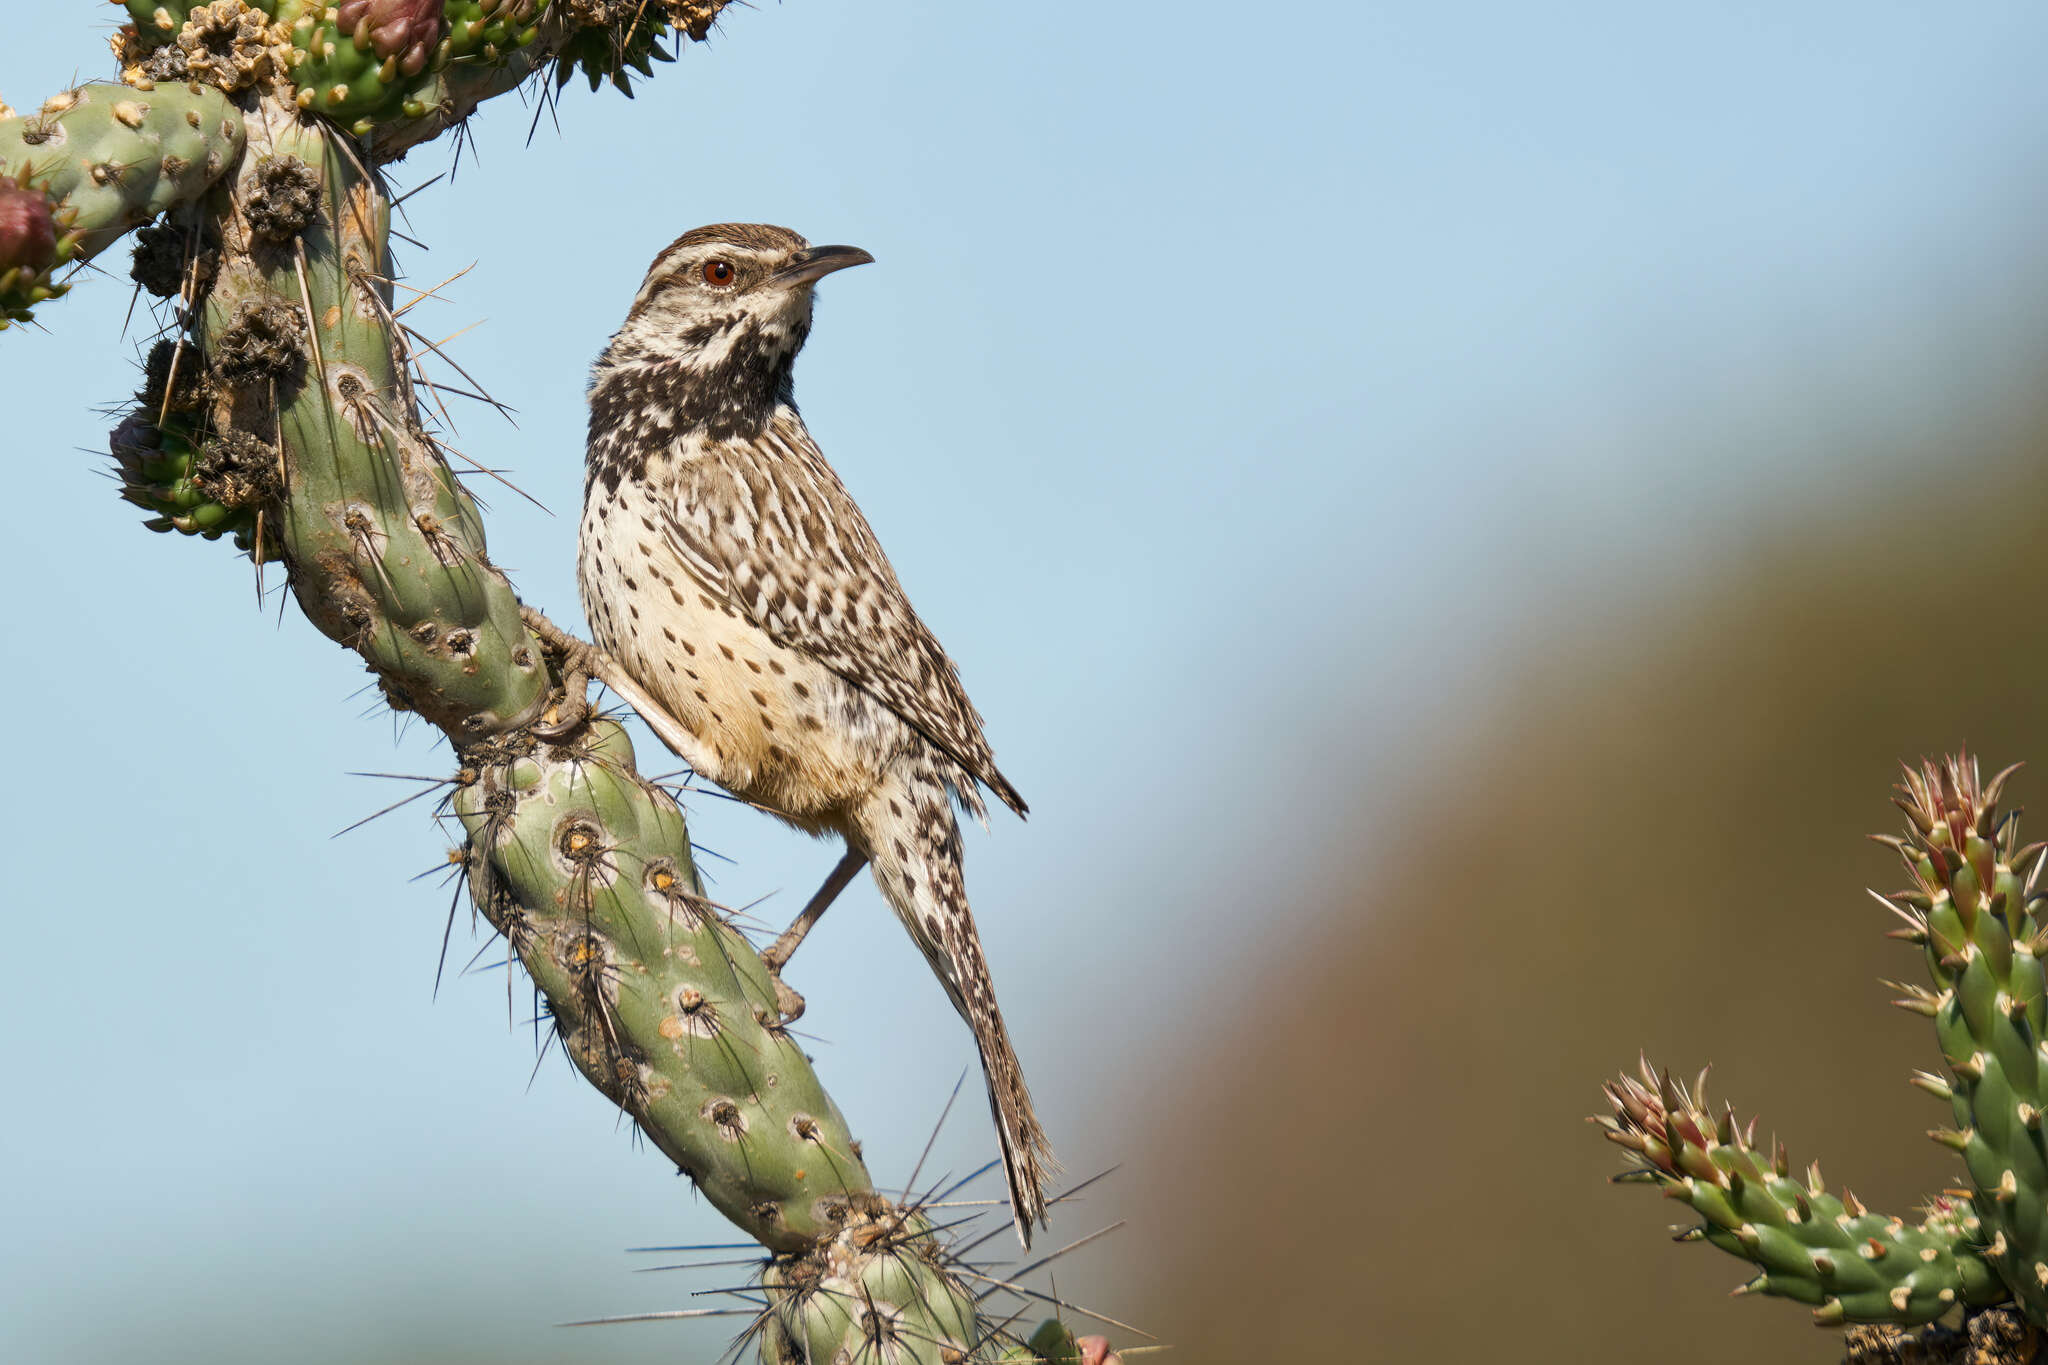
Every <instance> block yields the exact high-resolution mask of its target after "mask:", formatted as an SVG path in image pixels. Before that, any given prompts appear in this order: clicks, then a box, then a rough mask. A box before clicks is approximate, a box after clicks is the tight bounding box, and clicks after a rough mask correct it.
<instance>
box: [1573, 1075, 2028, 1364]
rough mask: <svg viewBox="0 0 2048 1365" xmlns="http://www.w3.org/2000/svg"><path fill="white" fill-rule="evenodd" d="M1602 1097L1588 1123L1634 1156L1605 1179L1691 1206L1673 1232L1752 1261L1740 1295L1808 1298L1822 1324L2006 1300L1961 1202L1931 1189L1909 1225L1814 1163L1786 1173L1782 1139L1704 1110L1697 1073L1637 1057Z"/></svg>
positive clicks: (1897, 1318) (1890, 1318)
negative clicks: (1675, 1073) (1836, 1189)
mask: <svg viewBox="0 0 2048 1365" xmlns="http://www.w3.org/2000/svg"><path fill="white" fill-rule="evenodd" d="M1607 1099H1608V1102H1609V1104H1610V1105H1611V1106H1612V1107H1613V1113H1612V1115H1611V1116H1609V1117H1602V1118H1598V1119H1596V1120H1595V1122H1596V1123H1598V1124H1599V1125H1600V1126H1601V1128H1602V1129H1603V1131H1605V1133H1606V1135H1607V1137H1608V1139H1609V1140H1610V1141H1612V1142H1615V1143H1619V1144H1620V1145H1621V1146H1622V1147H1624V1148H1626V1149H1628V1151H1629V1152H1630V1153H1631V1154H1632V1155H1633V1157H1634V1166H1633V1168H1632V1169H1631V1170H1629V1171H1626V1172H1624V1173H1623V1174H1621V1175H1619V1176H1617V1177H1615V1178H1616V1179H1617V1180H1622V1181H1628V1180H1641V1181H1647V1182H1649V1183H1653V1184H1656V1185H1658V1186H1660V1187H1662V1189H1663V1190H1664V1193H1665V1195H1666V1196H1667V1197H1668V1198H1672V1199H1676V1200H1678V1201H1679V1202H1680V1203H1683V1204H1686V1205H1688V1206H1689V1207H1690V1208H1691V1209H1692V1210H1693V1211H1694V1212H1695V1213H1697V1214H1699V1215H1700V1217H1701V1219H1702V1220H1703V1221H1702V1222H1700V1223H1699V1224H1698V1225H1697V1226H1696V1227H1693V1228H1691V1229H1688V1230H1687V1231H1686V1232H1684V1233H1683V1234H1681V1236H1680V1239H1679V1240H1681V1241H1706V1242H1711V1243H1712V1244H1713V1245H1715V1246H1717V1247H1719V1248H1720V1249H1721V1250H1723V1251H1725V1252H1728V1253H1729V1254H1730V1255H1733V1256H1738V1257H1741V1258H1742V1259H1743V1260H1745V1261H1748V1262H1749V1263H1750V1264H1751V1265H1753V1266H1755V1267H1756V1268H1757V1271H1758V1273H1757V1275H1756V1276H1755V1277H1754V1278H1753V1279H1751V1280H1749V1281H1747V1282H1746V1283H1744V1284H1743V1285H1742V1286H1740V1288H1739V1290H1738V1291H1737V1292H1739V1293H1755V1294H1772V1295H1776V1296H1778V1297H1780V1298H1788V1299H1794V1300H1796V1301H1798V1302H1800V1303H1806V1304H1812V1305H1814V1310H1813V1316H1814V1321H1816V1322H1818V1323H1819V1324H1821V1325H1822V1326H1824V1327H1825V1326H1835V1325H1838V1324H1841V1323H1845V1322H1890V1323H1909V1324H1910V1323H1923V1322H1932V1321H1933V1320H1934V1319H1935V1318H1938V1317H1940V1316H1941V1315H1942V1314H1943V1313H1946V1312H1947V1311H1948V1310H1949V1309H1950V1308H1952V1307H1956V1306H1959V1305H1968V1306H1972V1307H1978V1306H1983V1305H1986V1304H1991V1303H1996V1302H1998V1301H2000V1300H2002V1299H2004V1298H2005V1297H2006V1292H2005V1287H2004V1285H2003V1284H2001V1283H2000V1282H1999V1279H1998V1276H1997V1275H1996V1274H1995V1273H1994V1272H1993V1271H1992V1269H1991V1267H1990V1266H1989V1265H1987V1264H1986V1263H1985V1261H1984V1259H1983V1257H1982V1256H1980V1255H1979V1254H1978V1252H1977V1250H1976V1242H1977V1240H1978V1237H1979V1234H1980V1232H1981V1228H1982V1224H1981V1223H1980V1221H1979V1219H1978V1216H1977V1211H1976V1209H1975V1208H1974V1207H1973V1206H1972V1204H1971V1202H1970V1201H1969V1200H1967V1199H1955V1198H1951V1197H1949V1196H1947V1195H1943V1196H1939V1197H1937V1198H1936V1199H1935V1201H1934V1203H1933V1205H1932V1207H1931V1208H1930V1209H1929V1210H1928V1212H1927V1215H1926V1217H1925V1218H1924V1219H1922V1221H1921V1222H1920V1223H1919V1224H1918V1225H1917V1226H1909V1225H1908V1224H1907V1223H1906V1222H1905V1221H1904V1220H1903V1219H1900V1218H1894V1217H1891V1216H1889V1215H1886V1214H1881V1213H1873V1212H1871V1211H1870V1210H1869V1209H1866V1208H1865V1207H1863V1204H1862V1203H1861V1201H1859V1200H1858V1199H1857V1198H1856V1196H1855V1195H1853V1194H1850V1193H1848V1192H1847V1191H1844V1192H1843V1193H1842V1194H1841V1195H1839V1196H1837V1195H1833V1194H1830V1193H1829V1192H1828V1190H1827V1187H1826V1186H1825V1185H1824V1184H1822V1183H1821V1177H1820V1167H1819V1165H1818V1163H1816V1164H1815V1165H1814V1166H1812V1167H1810V1168H1808V1170H1807V1172H1806V1175H1805V1178H1804V1179H1803V1180H1801V1179H1795V1178H1794V1177H1793V1175H1792V1173H1791V1165H1790V1161H1789V1159H1788V1157H1787V1156H1786V1153H1785V1148H1784V1147H1783V1146H1782V1145H1781V1144H1779V1143H1776V1142H1773V1143H1772V1144H1771V1150H1770V1151H1769V1152H1764V1151H1762V1150H1760V1149H1759V1148H1758V1147H1757V1146H1756V1140H1755V1136H1756V1122H1755V1120H1753V1119H1752V1120H1751V1121H1750V1122H1749V1123H1748V1124H1747V1125H1744V1124H1741V1123H1738V1122H1737V1121H1736V1119H1735V1111H1734V1110H1733V1109H1731V1108H1728V1107H1726V1106H1723V1108H1722V1111H1721V1114H1720V1116H1719V1117H1718V1118H1716V1117H1715V1115H1714V1114H1713V1112H1712V1110H1711V1107H1710V1106H1709V1105H1708V1103H1707V1097H1706V1077H1705V1075H1704V1074H1702V1075H1701V1077H1700V1078H1699V1080H1698V1081H1697V1082H1695V1083H1694V1084H1693V1085H1691V1086H1687V1085H1685V1084H1683V1083H1681V1082H1678V1081H1674V1080H1673V1079H1672V1078H1671V1075H1670V1073H1668V1072H1664V1071H1659V1070H1657V1069H1655V1068H1653V1067H1652V1066H1651V1065H1650V1064H1649V1063H1648V1062H1647V1061H1646V1062H1644V1063H1643V1064H1642V1069H1641V1072H1640V1074H1639V1075H1638V1076H1629V1075H1627V1074H1623V1075H1622V1077H1621V1078H1620V1080H1618V1081H1615V1082H1611V1083H1609V1085H1608V1086H1607Z"/></svg>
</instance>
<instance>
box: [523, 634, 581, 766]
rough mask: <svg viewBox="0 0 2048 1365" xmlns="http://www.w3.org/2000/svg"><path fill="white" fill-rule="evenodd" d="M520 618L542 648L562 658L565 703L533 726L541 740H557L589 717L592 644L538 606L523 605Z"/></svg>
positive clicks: (563, 699)
mask: <svg viewBox="0 0 2048 1365" xmlns="http://www.w3.org/2000/svg"><path fill="white" fill-rule="evenodd" d="M519 619H520V620H522V621H524V622H525V623H526V628H527V629H528V630H530V631H532V632H533V633H534V634H535V635H536V636H538V637H539V639H540V642H541V646H542V648H544V649H546V650H547V651H548V652H549V653H551V654H554V655H555V656H556V657H558V658H560V659H561V661H562V703H561V705H560V706H558V707H555V708H553V714H552V718H546V717H544V718H543V720H542V722H541V723H540V724H537V725H535V726H533V727H532V728H533V732H534V733H535V734H537V735H539V736H540V737H541V738H542V739H547V740H558V739H561V738H562V737H563V736H565V735H567V734H569V733H570V732H571V731H573V730H574V729H575V728H576V727H577V726H579V725H581V724H582V723H583V722H584V721H586V720H588V719H589V718H590V673H591V661H592V656H593V655H594V654H595V653H596V650H595V648H594V647H593V646H591V645H588V644H586V643H584V642H583V641H581V640H579V639H577V638H576V637H575V636H573V635H571V634H570V633H569V632H568V631H566V630H563V629H562V628H561V627H560V626H558V625H556V624H555V623H554V622H553V621H550V620H549V619H548V618H547V617H546V616H545V615H544V614H542V612H541V611H540V609H539V608H538V607H528V606H522V607H520V609H519Z"/></svg>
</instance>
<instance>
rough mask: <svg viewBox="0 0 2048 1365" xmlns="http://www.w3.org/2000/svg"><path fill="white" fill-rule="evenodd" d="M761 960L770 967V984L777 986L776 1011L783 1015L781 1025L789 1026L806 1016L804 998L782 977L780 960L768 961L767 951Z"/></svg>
mask: <svg viewBox="0 0 2048 1365" xmlns="http://www.w3.org/2000/svg"><path fill="white" fill-rule="evenodd" d="M761 961H762V962H763V963H764V964H766V966H767V968H768V981H769V984H770V985H772V986H774V987H775V1011H776V1013H777V1014H779V1015H781V1016H782V1018H781V1020H780V1026H781V1027H787V1026H789V1025H790V1024H794V1023H795V1022H796V1021H797V1020H799V1019H801V1018H803V1017H804V998H803V997H802V996H801V995H798V994H797V993H796V987H794V986H792V985H790V984H789V983H788V982H787V981H784V980H783V979H782V964H781V963H780V962H770V961H768V955H767V954H766V953H763V954H762V955H761Z"/></svg>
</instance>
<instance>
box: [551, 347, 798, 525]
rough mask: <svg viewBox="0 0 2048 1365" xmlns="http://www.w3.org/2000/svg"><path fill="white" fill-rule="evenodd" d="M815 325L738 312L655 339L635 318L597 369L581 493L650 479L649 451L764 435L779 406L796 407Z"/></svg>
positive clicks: (592, 383)
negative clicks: (800, 362) (762, 320)
mask: <svg viewBox="0 0 2048 1365" xmlns="http://www.w3.org/2000/svg"><path fill="white" fill-rule="evenodd" d="M809 331H810V328H809V327H808V325H805V326H801V327H799V328H797V329H795V330H794V331H780V330H775V331H770V330H767V329H763V328H762V327H761V326H760V325H759V324H758V323H756V322H755V321H754V319H752V318H750V317H748V316H747V315H745V314H743V313H737V312H736V313H734V314H732V315H730V316H727V317H725V318H722V319H719V320H717V321H715V322H711V323H707V324H705V325H703V326H700V327H693V328H691V329H690V330H689V331H687V332H685V333H682V334H681V335H677V336H661V337H650V336H647V335H646V334H645V333H644V331H643V329H642V328H640V327H637V326H636V325H635V320H633V319H629V320H628V321H627V324H626V326H625V327H623V328H621V329H620V330H619V333H618V335H616V336H614V337H613V338H612V340H611V344H610V345H609V346H607V347H606V348H605V352H604V354H603V355H602V356H600V357H598V361H597V363H596V365H594V366H592V367H591V379H590V434H589V441H588V444H587V445H586V447H585V456H584V459H585V467H584V496H585V497H588V496H589V494H590V490H591V489H592V488H594V487H595V486H596V485H597V483H598V482H599V481H600V480H602V481H603V483H604V486H605V488H606V490H607V491H610V492H617V491H618V487H619V483H620V481H621V480H624V479H632V480H635V481H638V480H642V479H645V478H646V477H647V461H648V458H649V456H650V455H652V454H655V453H657V452H664V451H668V450H671V449H673V448H674V447H675V445H677V444H678V443H684V442H695V441H704V440H709V441H734V440H746V439H750V438H753V437H757V436H759V435H760V434H761V433H762V432H763V431H765V430H766V429H767V427H768V423H769V421H770V420H771V419H772V418H773V417H774V415H775V409H776V407H777V405H778V404H779V405H782V406H785V407H788V408H791V409H794V408H795V407H796V380H795V370H796V356H797V352H798V351H800V350H802V349H803V344H804V339H805V337H806V336H807V335H808V334H809ZM728 334H733V335H731V340H730V341H729V342H728V341H727V340H726V338H727V336H728Z"/></svg>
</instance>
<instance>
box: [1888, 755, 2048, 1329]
mask: <svg viewBox="0 0 2048 1365" xmlns="http://www.w3.org/2000/svg"><path fill="white" fill-rule="evenodd" d="M2017 767H2018V765H2017V764H2015V765H2013V767H2011V768H2007V769H2006V770H2005V771H2004V772H2001V773H1999V774H1998V775H1997V776H1996V777H1994V778H1992V779H1991V781H1990V782H1988V783H1983V782H1980V781H1979V779H1978V771H1977V764H1976V762H1975V760H1974V759H1972V758H1970V757H1969V756H1968V755H1960V756H1957V757H1954V758H1950V759H1948V760H1947V761H1946V762H1945V763H1941V764H1935V763H1926V764H1923V765H1922V766H1921V768H1920V769H1919V770H1917V771H1916V770H1914V769H1912V768H1910V767H1909V768H1907V769H1906V780H1905V782H1904V784H1903V785H1902V786H1901V787H1900V788H1899V797H1898V800H1897V804H1898V806H1899V808H1900V809H1901V810H1903V811H1904V812H1905V813H1906V817H1907V820H1908V825H1907V829H1906V833H1905V836H1904V837H1903V838H1895V839H1894V838H1887V839H1885V840H1884V841H1883V842H1885V843H1887V844H1889V845H1890V846H1891V847H1893V848H1895V849H1897V850H1898V852H1899V855H1900V858H1901V859H1902V860H1903V861H1904V863H1905V865H1906V869H1907V871H1908V872H1909V873H1910V874H1911V877H1912V885H1911V886H1910V887H1908V888H1907V889H1906V890H1904V891H1901V892H1897V893H1895V894H1894V895H1892V896H1891V897H1889V900H1890V902H1891V903H1892V904H1893V905H1894V906H1895V907H1896V908H1897V910H1898V912H1899V913H1900V914H1901V915H1902V916H1903V917H1904V918H1905V919H1906V927H1905V928H1904V929H1901V930H1898V931H1897V936H1898V937H1902V938H1906V939H1908V940H1909V941H1912V942H1914V943H1917V944H1919V945H1921V946H1922V947H1923V949H1924V951H1925V955H1926V961H1927V968H1928V971H1929V972H1930V973H1931V974H1932V976H1933V978H1934V987H1935V988H1934V989H1933V990H1932V991H1925V990H1919V991H1913V992H1910V993H1909V994H1908V997H1907V998H1906V999H1905V1000H1904V1001H1902V1002H1901V1003H1902V1004H1903V1005H1905V1006H1906V1007H1907V1008H1908V1009H1911V1010H1913V1011H1914V1012H1915V1013H1921V1014H1926V1015H1929V1016H1931V1017H1932V1018H1933V1020H1934V1030H1935V1036H1936V1038H1937V1039H1938V1040H1939V1042H1940V1044H1941V1053H1942V1060H1943V1061H1944V1063H1946V1069H1947V1073H1948V1074H1947V1076H1946V1077H1945V1078H1944V1077H1942V1076H1937V1075H1932V1074H1927V1073H1922V1074H1921V1075H1920V1076H1918V1077H1916V1078H1915V1079H1916V1083H1917V1084H1919V1085H1920V1086H1921V1087H1922V1088H1923V1089H1926V1090H1928V1091H1930V1092H1932V1093H1933V1094H1934V1095H1936V1096H1937V1097H1938V1098H1940V1099H1944V1100H1946V1101H1948V1103H1949V1107H1950V1110H1951V1113H1952V1114H1953V1117H1954V1124H1955V1126H1954V1127H1952V1128H1942V1129H1938V1130H1936V1131H1935V1133H1934V1134H1933V1136H1934V1138H1935V1139H1936V1140H1937V1141H1938V1142H1940V1143H1941V1144H1942V1145H1944V1146H1946V1147H1949V1148H1951V1149H1952V1150H1954V1151H1956V1152H1958V1153H1960V1154H1961V1155H1962V1158H1963V1163H1964V1165H1965V1166H1967V1167H1968V1168H1969V1172H1970V1182H1971V1184H1972V1186H1973V1187H1974V1188H1975V1191H1976V1200H1975V1203H1976V1207H1977V1209H1978V1211H1979V1213H1980V1214H1981V1216H1982V1217H1983V1219H1984V1228H1985V1231H1984V1242H1985V1244H1986V1245H1985V1248H1984V1255H1985V1257H1986V1258H1987V1259H1988V1260H1989V1261H1990V1262H1991V1263H1992V1264H1993V1265H1994V1266H1996V1267H1997V1269H1998V1271H1999V1273H2000V1274H2001V1275H2002V1276H2004V1278H2005V1281H2006V1283H2007V1284H2009V1285H2011V1286H2012V1291H2013V1294H2014V1296H2015V1297H2016V1298H2018V1300H2019V1301H2020V1305H2021V1307H2022V1308H2024V1309H2025V1311H2026V1313H2027V1316H2028V1317H2030V1318H2031V1319H2033V1320H2034V1321H2035V1322H2037V1323H2048V1156H2044V1149H2043V1144H2042V1134H2041V1122H2042V1113H2043V1110H2044V1108H2048V1095H2044V1080H2048V1076H2044V1069H2048V1051H2044V1046H2048V1044H2044V1042H2043V1036H2044V1035H2043V1026H2044V1024H2048V1000H2044V998H2043V983H2044V972H2043V968H2042V954H2043V953H2044V952H2048V932H2044V930H2043V927H2042V925H2041V923H2040V921H2039V920H2037V919H2036V918H2035V916H2034V914H2033V912H2032V906H2033V904H2035V903H2037V902H2038V901H2039V900H2040V898H2041V893H2037V892H2036V891H2035V890H2034V889H2033V881H2034V876H2035V874H2037V873H2038V872H2039V870H2040V867H2041V855H2042V851H2043V846H2042V845H2040V844H2034V845H2031V846H2029V847H2027V848H2020V847H2019V846H2018V841H2019V835H2018V821H2017V820H2016V819H2011V818H2005V817H2002V816H2001V815H2000V814H1999V811H1998V797H1999V793H2000V791H2001V789H2002V788H2003V787H2004V786H2005V783H2006V780H2007V779H2008V778H2009V777H2010V776H2011V775H2012V773H2013V772H2014V771H2015V770H2016V769H2017ZM2016 814H2017V812H2015V815H2016Z"/></svg>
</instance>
